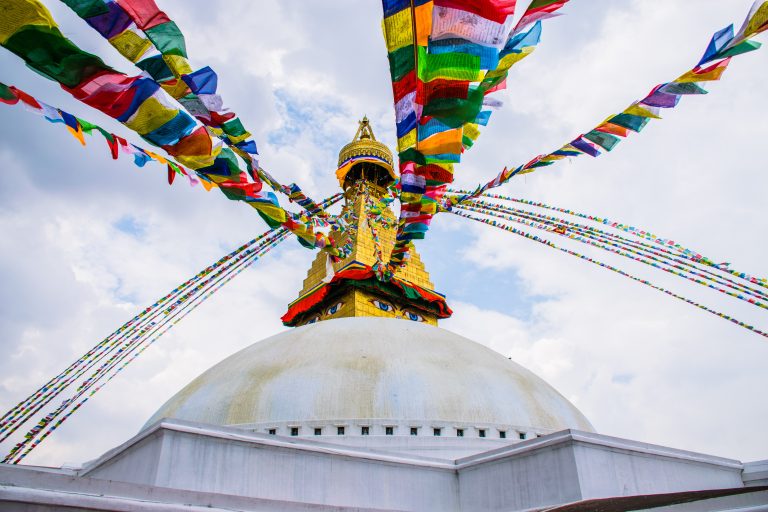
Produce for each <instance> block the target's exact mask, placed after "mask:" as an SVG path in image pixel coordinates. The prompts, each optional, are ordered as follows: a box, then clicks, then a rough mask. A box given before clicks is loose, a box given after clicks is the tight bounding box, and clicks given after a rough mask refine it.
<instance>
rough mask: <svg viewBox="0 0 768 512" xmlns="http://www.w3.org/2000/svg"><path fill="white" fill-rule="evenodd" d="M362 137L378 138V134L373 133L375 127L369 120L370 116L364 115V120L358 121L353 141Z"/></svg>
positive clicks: (373, 139)
mask: <svg viewBox="0 0 768 512" xmlns="http://www.w3.org/2000/svg"><path fill="white" fill-rule="evenodd" d="M362 139H368V140H372V141H375V140H376V136H375V135H374V134H373V128H371V123H370V122H369V121H368V116H363V120H362V121H358V122H357V133H355V136H354V137H353V138H352V142H356V141H358V140H362Z"/></svg>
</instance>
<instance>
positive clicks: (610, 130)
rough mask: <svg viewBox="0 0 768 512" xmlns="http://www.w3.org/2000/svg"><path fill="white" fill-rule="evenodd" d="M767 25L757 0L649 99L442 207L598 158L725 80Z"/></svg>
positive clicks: (763, 2) (767, 12)
mask: <svg viewBox="0 0 768 512" xmlns="http://www.w3.org/2000/svg"><path fill="white" fill-rule="evenodd" d="M766 30H768V0H756V1H755V3H754V5H753V6H752V8H751V9H750V12H749V14H748V16H747V18H746V20H745V21H744V23H743V25H742V28H741V29H740V30H739V31H738V32H734V28H733V25H731V26H728V27H726V28H724V29H722V30H720V31H718V32H717V33H715V34H714V36H713V37H712V40H711V41H710V43H709V44H708V45H707V48H706V50H705V52H704V55H703V57H702V58H701V60H699V62H698V63H697V64H696V66H694V67H693V68H692V69H690V70H689V71H687V72H685V73H684V74H682V75H681V76H680V77H678V78H677V79H675V80H673V81H672V82H667V83H663V84H659V85H657V86H656V87H654V88H653V89H652V90H651V92H650V93H649V94H648V95H647V96H646V97H645V98H643V99H641V100H639V101H636V102H634V103H632V104H631V105H630V106H629V107H627V108H626V109H625V110H624V111H622V112H620V113H619V114H616V115H613V116H609V117H608V118H607V119H606V120H605V121H603V122H602V123H601V124H599V125H598V126H596V127H595V128H593V129H592V130H590V131H588V132H586V133H583V134H581V135H579V136H578V137H576V138H575V139H574V140H572V141H570V142H568V143H567V144H565V145H564V146H563V147H561V148H560V149H557V150H555V151H553V152H552V153H548V154H546V155H539V156H537V157H535V158H534V159H532V160H531V161H529V162H528V163H526V164H523V165H520V166H518V167H514V168H504V169H503V170H502V171H501V172H500V173H499V174H498V175H497V176H496V177H494V178H493V179H492V180H490V181H488V182H487V183H485V184H483V185H479V186H478V187H477V188H476V189H475V190H474V191H473V192H471V193H469V194H466V195H464V196H462V197H452V198H450V199H449V200H447V201H444V202H443V204H442V207H443V208H445V209H450V208H451V206H452V205H455V204H457V203H460V202H462V201H464V200H466V199H470V198H475V197H479V196H480V195H482V194H483V193H484V192H486V191H487V190H489V189H492V188H496V187H498V186H501V185H503V184H504V183H506V182H507V181H509V180H510V179H512V178H513V177H514V176H517V175H521V174H528V173H531V172H534V171H536V170H537V169H540V168H542V167H547V166H550V165H553V164H554V163H555V162H557V161H559V160H563V159H565V158H573V157H577V156H581V155H585V154H586V155H589V156H592V157H598V156H600V155H601V154H603V152H610V151H612V150H613V149H614V148H615V147H616V145H617V144H618V143H619V142H621V141H622V140H623V139H625V138H627V137H628V136H629V135H630V133H633V132H634V133H639V132H641V131H642V130H643V128H645V126H646V125H647V124H648V123H649V122H650V121H651V120H652V119H661V115H660V114H661V110H662V109H668V108H675V107H676V106H677V105H678V103H679V102H680V100H681V98H682V97H683V96H689V95H701V94H706V93H707V91H706V90H705V89H704V88H703V87H702V86H701V84H703V83H705V82H712V81H716V80H720V78H721V77H722V75H723V73H724V72H725V70H726V69H727V68H728V65H729V64H730V63H731V60H732V59H733V58H734V57H735V56H738V55H743V54H745V53H749V52H751V51H754V50H757V49H758V48H760V46H761V43H759V42H757V41H752V40H751V38H753V37H754V36H756V35H758V34H760V33H761V32H764V31H766Z"/></svg>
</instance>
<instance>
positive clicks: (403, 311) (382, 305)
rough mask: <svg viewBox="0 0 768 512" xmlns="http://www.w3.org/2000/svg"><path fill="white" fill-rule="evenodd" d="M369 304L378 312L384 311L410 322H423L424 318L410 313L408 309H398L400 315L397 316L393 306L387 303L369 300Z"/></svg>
mask: <svg viewBox="0 0 768 512" xmlns="http://www.w3.org/2000/svg"><path fill="white" fill-rule="evenodd" d="M371 304H373V305H374V306H376V307H377V308H379V309H380V310H382V311H385V312H387V313H389V312H392V313H395V316H397V317H401V318H406V319H408V320H412V321H414V322H423V321H424V317H423V316H421V315H420V314H418V313H415V312H413V311H411V310H410V309H400V313H401V315H397V308H395V306H393V305H392V304H390V303H389V302H384V301H382V300H378V299H371Z"/></svg>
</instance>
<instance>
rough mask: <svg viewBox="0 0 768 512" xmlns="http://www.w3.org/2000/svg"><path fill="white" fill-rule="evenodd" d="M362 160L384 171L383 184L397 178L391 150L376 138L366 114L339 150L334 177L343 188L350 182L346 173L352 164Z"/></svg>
mask: <svg viewBox="0 0 768 512" xmlns="http://www.w3.org/2000/svg"><path fill="white" fill-rule="evenodd" d="M362 162H368V163H369V164H371V165H375V166H378V167H380V168H381V169H383V170H384V171H386V174H387V175H388V178H386V179H385V180H383V181H382V183H381V184H382V185H383V186H386V184H387V183H389V182H392V181H394V180H395V179H397V175H396V174H395V171H394V167H393V159H392V152H391V151H390V150H389V148H388V147H387V146H386V144H383V143H381V142H379V141H377V140H376V136H375V135H374V134H373V128H371V122H370V121H369V120H368V116H363V119H362V121H358V126H357V132H355V136H354V137H353V138H352V142H350V143H349V144H347V145H346V146H344V147H343V148H341V152H339V164H338V165H339V167H338V169H337V170H336V177H337V178H338V179H339V184H340V185H341V186H342V188H343V189H344V190H346V189H347V188H348V185H349V184H350V183H347V180H346V177H347V173H349V171H350V170H351V169H352V167H353V166H354V165H356V164H358V163H362ZM384 182H387V183H384Z"/></svg>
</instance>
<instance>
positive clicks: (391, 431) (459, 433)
mask: <svg viewBox="0 0 768 512" xmlns="http://www.w3.org/2000/svg"><path fill="white" fill-rule="evenodd" d="M384 428H385V434H386V435H388V436H392V435H395V427H384ZM345 432H346V429H345V427H336V435H339V436H343V435H344V433H345ZM267 433H269V435H271V436H274V435H277V429H276V428H270V429H269V430H267ZM314 433H315V435H316V436H321V435H323V429H322V428H315V429H314ZM370 433H371V430H370V427H360V435H361V436H367V435H370ZM477 433H478V435H479V437H486V429H484V428H481V429H478V431H477ZM517 434H518V437H519V438H520V439H525V438H526V434H525V432H518V433H517ZM298 435H299V427H291V436H294V437H295V436H298ZM411 435H412V436H417V435H419V427H411ZM432 435H433V436H435V437H440V436H442V435H443V429H442V428H433V429H432ZM456 437H464V429H463V428H457V429H456ZM536 437H541V435H540V434H536ZM506 438H507V432H506V431H504V430H499V439H506Z"/></svg>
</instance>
